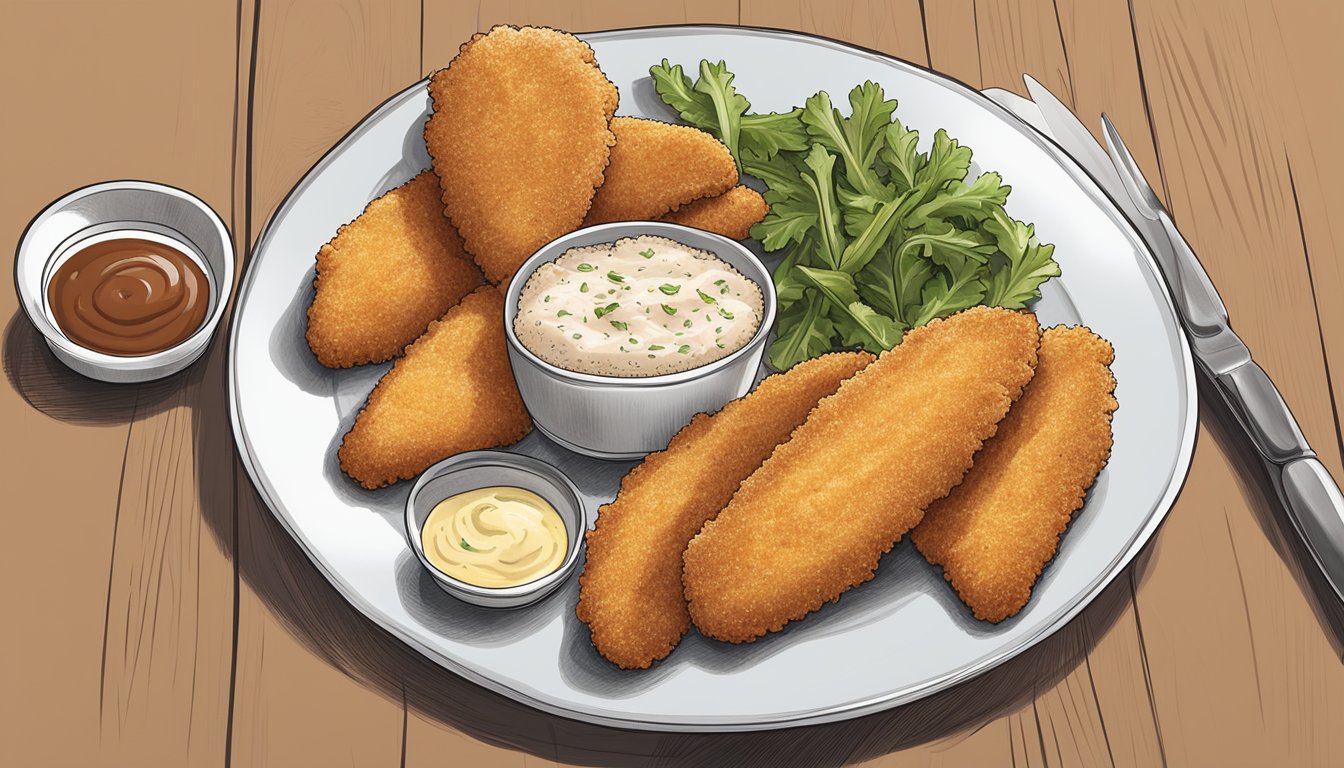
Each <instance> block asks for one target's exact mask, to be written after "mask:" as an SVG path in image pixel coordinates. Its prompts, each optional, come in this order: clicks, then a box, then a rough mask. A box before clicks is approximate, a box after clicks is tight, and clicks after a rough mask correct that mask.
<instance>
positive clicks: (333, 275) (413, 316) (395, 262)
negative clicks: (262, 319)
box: [306, 171, 483, 368]
mask: <svg viewBox="0 0 1344 768" xmlns="http://www.w3.org/2000/svg"><path fill="white" fill-rule="evenodd" d="M482 282H483V278H482V277H481V271H480V270H479V269H477V268H476V265H475V264H474V263H472V261H471V258H470V257H468V256H467V254H466V252H465V251H464V250H462V240H461V238H459V237H458V236H457V231H456V230H454V229H453V225H452V224H450V223H449V222H448V219H447V218H445V217H444V215H443V204H442V203H441V202H440V201H439V181H438V179H436V178H435V177H434V174H433V172H431V171H424V172H422V173H421V174H420V175H418V176H416V177H415V178H413V179H411V180H410V181H408V182H406V183H405V184H403V185H401V186H400V187H397V188H396V189H393V190H391V191H390V192H387V193H385V194H384V195H382V196H381V197H379V198H378V199H376V200H374V201H373V202H371V203H369V204H368V206H367V207H366V208H365V209H364V212H363V213H361V214H360V215H359V216H358V217H356V218H355V220H354V221H352V222H350V223H349V224H346V225H345V226H343V227H341V228H340V229H339V230H337V231H336V236H335V237H333V238H332V239H331V242H329V243H327V244H326V245H324V246H322V248H321V250H319V251H318V252H317V279H316V280H315V281H314V287H315V289H316V293H315V294H314V296H313V303H312V304H311V305H310V306H309V307H308V331H307V334H306V335H307V339H308V346H309V348H311V349H312V350H313V354H314V355H316V356H317V360H318V362H320V363H322V364H323V365H325V366H327V367H328V368H349V367H350V366H353V365H364V364H365V363H381V362H383V361H384V360H388V359H390V358H392V357H395V356H396V355H398V354H400V353H401V350H402V349H404V348H405V347H406V345H407V344H410V343H411V342H412V341H415V339H416V337H417V336H419V335H420V334H422V333H424V332H425V328H426V327H428V326H429V324H430V323H431V322H433V321H434V320H436V319H438V318H439V317H441V316H442V315H443V313H444V312H447V311H448V309H449V308H450V307H452V306H453V305H454V304H456V303H457V302H459V301H461V300H462V297H464V296H466V295H467V294H468V293H471V291H473V290H474V289H475V288H476V287H477V286H479V285H480V284H481V283H482Z"/></svg>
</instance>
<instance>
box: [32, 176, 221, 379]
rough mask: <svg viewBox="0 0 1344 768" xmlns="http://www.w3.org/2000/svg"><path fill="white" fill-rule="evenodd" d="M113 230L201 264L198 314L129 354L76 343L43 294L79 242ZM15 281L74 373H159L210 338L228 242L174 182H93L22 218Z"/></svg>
mask: <svg viewBox="0 0 1344 768" xmlns="http://www.w3.org/2000/svg"><path fill="white" fill-rule="evenodd" d="M118 236H122V237H140V238H144V239H148V240H155V241H158V242H161V243H165V244H168V245H171V246H173V247H175V248H177V249H178V250H181V251H182V252H183V253H185V254H186V255H187V256H188V257H189V258H191V259H192V260H194V261H195V262H196V263H197V264H198V265H199V266H200V267H201V269H202V271H203V272H205V277H206V281H207V282H208V283H209V289H210V303H209V304H208V306H207V307H206V316H205V321H204V322H203V323H201V327H200V328H198V329H196V332H195V333H193V334H192V335H191V336H188V337H187V338H186V339H184V340H183V341H182V342H180V343H179V344H177V345H176V346H174V347H171V348H169V349H165V350H163V351H162V352H155V353H153V354H149V355H139V356H134V357H122V356H118V355H108V354H103V353H101V352H94V351H93V350H91V349H88V348H86V347H83V346H81V345H79V344H76V343H75V342H74V341H71V340H70V339H69V338H67V337H66V335H65V333H63V332H62V331H61V328H60V326H59V325H57V323H56V320H55V317H54V316H53V314H52V311H51V307H50V306H49V303H48V301H47V285H48V283H49V282H50V280H51V278H52V276H53V275H55V273H56V270H57V269H58V268H60V266H61V264H63V263H64V262H65V260H66V259H68V258H69V257H70V256H72V255H74V254H75V253H76V252H77V251H79V250H81V249H82V248H84V247H85V246H88V245H92V244H93V243H95V242H97V241H99V240H107V239H111V238H113V237H118ZM14 285H15V288H16V289H17V291H18V294H19V303H20V305H21V306H22V307H23V311H24V313H25V314H26V315H28V319H29V320H30V321H31V322H32V324H33V325H34V326H35V327H36V328H37V330H38V331H40V332H41V333H42V336H43V337H44V338H45V339H46V341H47V345H48V346H49V347H51V351H52V352H53V353H54V354H55V355H56V358H57V359H58V360H60V361H61V362H62V363H64V364H65V365H66V366H68V367H69V368H70V369H72V370H74V371H75V372H76V373H79V374H81V375H84V376H87V377H89V378H91V379H98V380H100V381H110V382H114V383H132V382H140V381H150V380H153V379H161V378H164V377H165V376H171V375H173V374H174V373H177V372H178V371H180V370H182V369H183V368H186V367H187V366H188V365H191V364H192V363H193V362H195V361H196V359H197V358H199V357H200V356H201V354H202V353H204V352H205V349H206V347H208V346H209V345H210V338H211V336H213V335H214V332H215V328H216V327H218V325H219V320H220V318H221V317H222V316H223V315H224V307H225V306H226V305H227V304H228V301H229V293H230V291H231V290H232V289H233V242H232V240H231V239H230V237H229V231H228V229H227V228H225V226H224V222H223V221H221V220H220V218H219V216H218V215H217V214H216V213H215V212H214V211H213V210H211V209H210V206H208V205H206V204H205V203H204V202H203V201H201V200H200V199H198V198H196V197H195V196H194V195H191V194H189V193H187V192H184V191H182V190H180V189H176V188H174V187H169V186H165V185H163V184H154V183H152V182H147V181H110V182H106V183H103V184H94V185H93V186H89V187H84V188H83V189H77V190H75V191H74V192H71V193H70V194H68V195H66V196H65V197H62V198H61V199H59V200H57V201H56V202H54V203H52V204H51V205H48V206H47V207H46V208H45V209H44V210H43V211H42V212H41V213H39V214H38V215H37V217H36V218H34V219H33V220H32V222H30V223H29V224H28V228H27V229H26V230H25V231H24V233H23V238H22V240H20V242H19V250H18V253H17V254H16V255H15V259H14Z"/></svg>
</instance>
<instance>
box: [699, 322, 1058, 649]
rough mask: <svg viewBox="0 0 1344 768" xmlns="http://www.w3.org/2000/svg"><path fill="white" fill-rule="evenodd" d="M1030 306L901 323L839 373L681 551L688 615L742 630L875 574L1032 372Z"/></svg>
mask: <svg viewBox="0 0 1344 768" xmlns="http://www.w3.org/2000/svg"><path fill="white" fill-rule="evenodd" d="M1039 342H1040V333H1039V329H1038V328H1037V325H1036V318H1035V317H1034V316H1033V315H1031V314H1027V313H1019V312H1012V311H1009V310H1006V309H992V308H988V307H975V308H973V309H968V310H966V311H964V312H961V313H959V314H956V315H952V316H951V317H948V318H945V319H942V320H935V321H933V322H932V323H929V324H928V325H927V326H925V327H923V328H918V329H916V330H913V331H911V332H910V333H909V334H907V335H906V338H905V341H904V342H902V343H901V345H900V346H898V347H896V348H895V349H892V350H890V351H888V352H884V353H882V355H881V357H879V358H878V359H877V362H875V363H873V364H872V365H869V366H868V367H867V368H864V369H863V370H862V371H860V372H859V373H858V374H857V375H855V376H854V377H853V378H851V379H849V380H847V381H845V383H844V384H841V385H840V389H839V391H837V392H836V393H835V394H834V395H831V396H830V397H827V398H825V399H824V400H822V401H821V403H820V404H818V405H817V407H816V409H815V410H813V411H812V413H811V414H810V415H809V416H808V417H807V421H805V422H804V423H803V425H802V426H801V427H799V428H798V429H797V430H796V431H794V433H793V436H792V437H790V438H789V441H788V442H786V443H784V444H783V445H780V446H779V447H778V448H776V449H775V451H774V453H772V454H771V455H770V458H768V459H766V460H765V463H764V464H762V465H761V468H760V469H758V470H756V471H755V472H753V473H752V475H751V477H749V478H747V479H746V480H745V481H744V482H743V483H742V487H741V488H739V489H738V491H737V493H736V494H734V496H733V499H732V501H731V502H729V504H728V507H727V508H726V509H724V510H723V511H722V512H720V513H719V515H718V517H716V518H715V519H714V520H711V521H710V522H708V523H706V524H705V526H704V528H703V529H701V531H700V533H699V535H697V536H696V537H695V538H694V539H693V540H692V541H691V543H690V546H688V547H687V549H686V553H685V555H684V556H683V561H684V564H685V571H684V574H683V584H684V586H685V589H686V598H687V600H688V601H689V603H690V606H689V607H690V613H691V619H692V621H694V622H695V626H696V627H698V628H699V629H700V631H701V632H702V633H704V634H706V635H708V636H709V637H713V638H716V639H719V640H725V641H728V642H734V643H739V642H744V641H746V642H749V641H751V640H754V639H756V638H758V637H761V636H762V635H764V634H766V633H767V632H775V631H778V630H780V629H782V628H783V627H784V625H785V624H786V623H788V622H789V621H793V620H795V619H801V618H803V617H804V616H806V615H807V614H809V613H811V612H812V611H815V610H817V609H819V608H821V607H822V605H824V604H825V603H827V602H829V601H835V600H837V599H839V598H840V595H842V594H843V593H844V592H845V591H846V590H848V589H849V588H850V587H853V586H855V585H858V584H861V583H863V582H865V581H867V580H869V579H871V578H872V577H873V573H874V571H875V570H876V569H877V565H878V560H879V558H881V556H882V555H883V554H884V553H886V552H887V551H888V550H890V549H891V548H892V546H893V545H894V544H895V543H896V541H897V540H898V539H899V538H900V537H901V536H902V535H903V534H904V533H905V532H906V531H908V530H910V529H911V528H912V527H914V526H915V525H916V524H918V523H919V521H920V518H921V517H923V515H924V509H925V507H927V506H928V505H929V504H930V503H931V502H933V501H934V500H936V499H939V498H941V497H943V496H945V495H947V492H948V491H949V490H951V489H952V487H953V486H955V485H956V484H957V483H958V482H960V481H961V478H962V476H963V475H964V474H965V473H966V470H967V469H969V468H970V466H971V460H972V457H973V456H974V455H975V452H976V451H977V450H979V449H980V446H981V445H982V444H983V442H984V441H985V440H986V439H988V438H989V437H991V436H992V435H993V434H994V430H995V428H996V426H997V425H998V423H999V421H1001V420H1002V419H1003V417H1004V416H1005V415H1006V414H1007V413H1008V408H1009V406H1010V405H1012V403H1013V401H1014V400H1016V399H1017V398H1018V397H1019V396H1020V395H1021V393H1022V388H1023V387H1024V386H1025V385H1026V383H1027V382H1028V381H1030V380H1031V376H1032V371H1033V369H1034V367H1035V365H1036V348H1037V345H1038V344H1039Z"/></svg>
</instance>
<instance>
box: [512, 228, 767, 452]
mask: <svg viewBox="0 0 1344 768" xmlns="http://www.w3.org/2000/svg"><path fill="white" fill-rule="evenodd" d="M640 235H657V236H660V237H667V238H671V239H672V240H676V241H678V242H681V243H684V244H685V245H688V246H690V247H692V248H698V249H700V250H704V251H709V252H710V253H712V254H714V255H715V256H717V257H719V258H720V259H722V260H723V261H725V262H727V263H728V264H729V265H731V266H732V267H733V268H734V269H736V270H737V271H738V272H740V273H742V275H743V276H744V277H746V278H747V279H749V280H751V281H752V282H754V283H756V285H757V286H759V287H760V289H761V300H762V307H761V314H762V317H761V325H760V327H759V328H757V329H756V333H755V334H754V335H753V336H752V337H751V339H750V340H749V341H748V342H747V343H746V344H745V345H744V346H743V347H742V348H741V349H738V350H736V351H735V352H733V353H732V354H731V355H728V356H726V357H721V358H719V359H718V360H715V361H714V362H711V363H707V364H706V365H702V366H700V367H699V368H692V369H690V370H686V371H678V372H677V373H668V374H663V375H660V376H643V377H619V376H600V375H596V374H590V373H577V372H575V371H567V370H565V369H563V368H560V367H557V366H554V365H551V364H550V363H548V362H546V361H545V360H542V359H541V358H539V357H537V356H536V355H534V354H532V352H531V350H529V349H527V347H525V346H524V345H523V344H522V342H520V341H519V340H518V335H517V334H516V333H514V330H513V323H514V320H515V318H517V316H518V297H519V295H520V294H521V292H522V289H523V285H524V284H526V283H527V280H528V278H529V277H531V275H532V273H533V272H534V271H535V270H536V269H537V268H538V267H540V266H541V265H542V264H545V263H547V262H551V261H555V260H556V259H557V258H559V257H560V255H561V254H563V253H564V252H565V251H567V250H569V249H570V248H579V247H583V246H587V245H598V244H602V243H611V242H615V241H617V240H620V239H622V238H626V237H638V236H640ZM774 324H775V285H774V282H773V281H772V280H771V279H770V271H769V270H768V269H766V267H765V265H764V264H762V263H761V261H760V260H759V259H757V258H756V255H755V254H753V253H752V252H751V251H749V250H747V248H746V247H745V246H743V245H742V244H741V243H739V242H737V241H735V240H729V239H728V238H726V237H721V236H719V235H716V234H713V233H710V232H705V231H703V230H699V229H692V228H691V227H683V226H681V225H679V224H668V223H665V222H655V221H622V222H616V223H613V224H599V225H597V226H593V227H588V228H586V229H580V230H577V231H575V232H572V233H570V234H568V235H564V236H563V237H558V238H556V239H555V240H552V241H551V242H549V243H547V244H546V245H544V246H542V247H541V249H540V250H538V251H537V252H536V253H534V254H532V256H531V257H530V258H529V259H528V260H527V261H525V262H523V265H522V267H520V268H519V270H518V273H517V275H516V276H515V277H514V279H513V282H512V283H510V284H509V287H508V289H507V291H506V292H505V294H504V334H505V337H506V338H507V339H508V348H509V362H510V363H511V364H512V365H513V377H514V379H515V380H516V381H517V382H518V392H519V393H520V394H521V395H522V397H523V404H524V405H526V406H527V410H528V412H529V413H530V414H531V415H532V422H533V423H534V424H535V425H536V427H537V429H539V430H541V431H542V433H544V434H545V435H546V436H547V437H549V438H551V439H552V440H554V441H555V442H557V443H559V444H561V445H563V446H565V447H566V448H568V449H570V450H572V451H575V452H577V453H581V454H584V455H586V456H592V457H594V458H599V459H613V460H617V459H636V458H639V457H641V456H643V455H645V454H647V453H649V452H650V451H658V450H662V449H663V448H665V447H667V443H668V441H669V440H671V439H672V436H673V435H675V434H676V433H677V431H678V430H680V429H681V428H682V427H684V426H685V425H686V423H687V422H689V421H690V420H691V417H692V416H694V415H695V414H697V413H701V412H704V411H716V410H718V409H720V408H722V407H723V406H724V404H725V403H727V402H728V401H730V400H733V399H735V398H738V397H741V396H742V395H745V394H746V393H747V390H748V389H750V388H751V384H752V382H753V381H754V380H755V378H756V373H757V371H758V370H759V368H760V366H761V357H762V356H763V355H764V354H765V340H766V337H767V336H768V335H769V333H770V328H771V327H772V326H774Z"/></svg>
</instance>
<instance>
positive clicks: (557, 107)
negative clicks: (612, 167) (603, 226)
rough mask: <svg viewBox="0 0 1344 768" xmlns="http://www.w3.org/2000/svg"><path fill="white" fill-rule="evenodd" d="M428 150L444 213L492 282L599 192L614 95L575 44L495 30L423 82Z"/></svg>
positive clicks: (556, 36) (538, 32) (543, 33)
mask: <svg viewBox="0 0 1344 768" xmlns="http://www.w3.org/2000/svg"><path fill="white" fill-rule="evenodd" d="M429 93H430V96H431V97H432V98H433V104H434V106H433V114H432V115H431V116H430V118H429V121H428V122H427V123H426V124H425V144H426V146H427V147H428V148H429V154H430V157H431V158H432V159H433V162H434V170H435V172H436V173H437V174H438V176H439V180H440V186H441V188H442V198H443V206H444V210H445V211H446V212H447V214H448V218H449V219H451V220H452V222H453V225H454V226H456V227H457V231H458V232H460V233H461V234H462V239H463V242H464V243H465V244H466V249H467V252H468V253H470V254H471V255H472V256H473V257H474V258H475V259H476V263H477V264H479V265H480V266H481V269H482V270H484V272H485V276H486V277H487V278H489V279H490V280H491V281H492V282H495V283H506V284H507V283H508V281H509V278H511V277H512V276H513V273H514V272H515V271H517V269H518V267H519V266H520V265H521V264H522V263H523V261H524V260H525V259H526V258H527V257H528V256H531V255H532V253H533V252H534V251H535V250H536V249H537V248H539V247H540V246H542V245H543V244H545V243H546V242H548V241H550V240H552V239H554V238H555V237H557V236H559V235H562V234H565V233H566V232H571V231H573V230H575V229H578V228H579V226H580V224H582V223H583V217H584V215H585V214H586V213H587V212H588V206H589V205H590V204H591V203H592V200H593V193H594V191H595V190H596V188H597V187H598V186H600V185H601V184H602V171H603V169H604V168H606V166H607V161H608V159H609V157H610V151H611V146H612V144H614V143H615V142H616V139H615V137H614V136H613V135H612V132H611V129H610V127H609V123H610V121H611V116H612V115H613V114H614V113H615V111H616V101H617V93H616V86H614V85H612V84H611V82H610V81H609V80H607V78H606V76H604V75H603V74H602V71H601V70H600V69H598V68H597V62H596V61H595V60H594V58H593V51H592V49H591V48H589V47H588V44H587V43H584V42H583V41H581V40H579V39H578V38H577V37H574V36H573V35H569V34H566V33H564V32H557V31H556V30H553V29H546V28H539V27H522V28H517V27H506V26H498V27H495V28H494V29H491V30H490V31H489V32H488V33H486V34H478V35H476V36H475V37H473V38H472V39H471V40H469V41H467V43H466V44H464V45H463V46H462V49H461V51H460V52H459V53H458V55H457V58H455V59H453V61H452V63H451V64H449V66H448V68H447V69H443V70H440V71H438V72H435V73H434V75H433V77H432V78H431V79H430V84H429Z"/></svg>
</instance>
